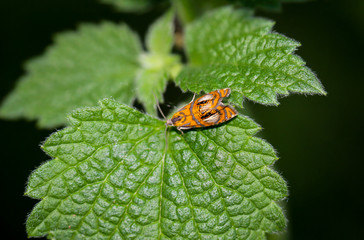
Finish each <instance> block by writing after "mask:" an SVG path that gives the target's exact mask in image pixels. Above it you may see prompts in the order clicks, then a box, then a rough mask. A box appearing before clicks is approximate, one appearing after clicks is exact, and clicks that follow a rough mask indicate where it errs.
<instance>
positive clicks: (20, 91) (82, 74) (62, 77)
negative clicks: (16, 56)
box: [0, 23, 142, 127]
mask: <svg viewBox="0 0 364 240" xmlns="http://www.w3.org/2000/svg"><path fill="white" fill-rule="evenodd" d="M141 51H142V49H141V45H140V42H139V39H138V37H137V36H136V35H135V34H134V33H133V32H132V31H131V30H130V29H129V28H128V27H127V26H125V25H116V24H113V23H103V24H101V25H99V26H96V25H82V26H81V27H80V28H79V30H78V31H77V32H68V33H63V34H60V35H58V36H57V37H56V39H55V44H54V45H53V46H52V47H50V48H48V49H47V51H46V53H45V54H44V55H43V56H41V57H39V58H38V59H34V60H32V61H29V62H28V64H27V65H26V70H27V75H25V76H24V77H22V79H20V81H19V82H18V84H17V86H16V88H15V90H14V91H13V92H12V93H11V94H10V95H9V96H8V97H7V99H6V100H5V102H4V103H3V105H2V108H1V112H0V114H1V116H3V117H8V118H16V117H26V118H29V119H39V122H38V124H39V125H40V126H42V127H52V126H56V125H60V124H63V123H64V120H65V116H66V115H67V114H68V113H70V112H71V111H72V110H73V109H75V108H77V107H84V106H92V105H94V104H95V103H96V102H97V101H98V100H99V99H102V98H104V97H110V96H112V97H114V98H115V99H117V100H118V101H120V102H123V103H126V104H130V103H131V102H132V101H133V98H134V95H135V94H134V92H135V90H134V81H135V76H136V74H137V70H138V69H139V63H138V56H139V54H140V53H141Z"/></svg>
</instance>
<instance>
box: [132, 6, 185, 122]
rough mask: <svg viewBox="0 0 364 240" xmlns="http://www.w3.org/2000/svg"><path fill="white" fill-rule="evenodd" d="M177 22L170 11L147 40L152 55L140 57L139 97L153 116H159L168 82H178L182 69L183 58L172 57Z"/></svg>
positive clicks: (146, 54) (155, 26)
mask: <svg viewBox="0 0 364 240" xmlns="http://www.w3.org/2000/svg"><path fill="white" fill-rule="evenodd" d="M173 20H174V12H173V11H172V10H169V11H167V13H166V14H164V15H163V16H162V17H161V18H159V19H158V20H157V21H156V22H155V23H153V24H152V25H151V27H150V28H149V31H148V33H147V36H146V46H147V50H148V52H146V53H144V54H142V55H141V56H140V62H141V64H142V68H141V69H140V71H139V73H138V76H137V80H136V90H137V97H138V99H139V100H140V101H141V102H142V103H143V105H144V106H145V109H146V111H147V112H148V113H149V114H152V115H156V104H157V99H158V101H159V102H163V98H162V96H163V92H164V90H165V88H166V85H167V82H168V80H169V79H174V78H175V77H176V76H177V75H178V73H179V72H180V70H181V68H182V64H181V58H180V56H178V55H175V54H171V53H170V52H171V51H172V47H173V44H174V36H173V35H174V27H173Z"/></svg>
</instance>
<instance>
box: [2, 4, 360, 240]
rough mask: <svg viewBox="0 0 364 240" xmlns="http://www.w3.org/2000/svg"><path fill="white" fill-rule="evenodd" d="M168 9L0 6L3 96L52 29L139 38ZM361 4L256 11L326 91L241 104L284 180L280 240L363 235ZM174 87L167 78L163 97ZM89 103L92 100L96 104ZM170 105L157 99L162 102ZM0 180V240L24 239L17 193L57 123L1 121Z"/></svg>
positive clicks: (27, 203) (25, 207) (170, 99)
mask: <svg viewBox="0 0 364 240" xmlns="http://www.w3.org/2000/svg"><path fill="white" fill-rule="evenodd" d="M164 10H165V7H164V6H161V7H160V8H157V9H153V11H150V10H149V11H145V12H144V13H142V14H132V13H121V12H118V11H116V10H115V9H114V8H113V7H112V6H110V5H106V4H100V3H99V2H98V1H96V0H92V1H91V0H88V1H86V0H79V1H70V0H62V1H61V0H53V1H46V0H33V1H26V0H11V1H10V0H7V1H1V3H0V32H1V38H0V56H1V57H0V61H1V66H2V68H1V71H0V79H1V87H0V100H3V99H4V98H5V96H6V94H8V93H9V92H10V91H11V90H12V89H13V87H14V85H15V82H16V80H17V79H18V78H19V77H20V76H21V75H23V74H24V70H23V68H22V64H23V63H24V62H25V61H26V60H28V59H30V58H32V57H35V56H37V55H40V54H42V53H43V52H44V50H45V48H46V47H47V46H49V45H50V44H51V43H52V36H53V35H54V34H56V33H58V32H61V31H65V30H74V29H76V26H77V25H78V24H79V23H81V22H89V23H99V22H100V21H102V20H110V21H114V22H126V23H127V24H128V25H129V26H131V28H132V29H134V30H135V31H137V32H138V33H139V34H140V35H141V36H144V35H145V32H146V30H147V28H148V26H149V25H150V24H151V22H153V21H154V20H155V19H156V18H157V17H158V16H160V15H161V14H162V13H163V11H164ZM363 13H364V1H363V0H348V1H339V0H332V1H329V0H327V1H310V2H305V3H296V4H293V3H286V4H283V7H282V9H281V11H280V12H277V11H274V12H269V11H264V10H258V11H257V14H256V15H258V16H264V17H267V18H270V19H273V20H274V21H276V26H275V27H274V30H275V31H277V32H279V33H282V34H285V35H287V36H288V37H291V38H293V39H295V40H297V41H299V42H301V43H302V47H300V48H299V50H298V51H297V54H298V55H299V56H301V57H302V58H303V59H304V60H306V62H307V66H309V67H310V68H311V69H312V70H313V71H314V72H316V74H317V75H318V77H319V79H320V80H321V82H322V83H323V85H324V86H325V89H326V91H327V92H328V95H327V96H326V97H323V96H307V97H305V96H302V95H291V96H289V97H286V98H284V99H281V101H280V102H281V104H280V105H279V106H278V107H266V106H262V105H259V104H253V103H251V102H246V103H245V104H246V105H247V106H248V107H249V109H250V110H251V112H252V113H253V118H254V119H255V121H256V122H258V123H259V124H261V125H262V127H263V128H264V129H263V132H262V134H261V136H263V137H264V138H265V139H267V140H268V142H270V143H271V144H272V145H273V146H274V147H275V148H276V149H277V151H278V154H279V156H280V160H279V161H278V162H277V163H276V165H275V167H276V169H277V170H278V171H279V172H280V173H281V174H282V175H283V177H284V178H285V179H286V180H287V182H288V185H289V191H290V196H289V198H288V200H287V201H286V203H285V204H286V205H287V206H286V215H287V217H288V219H289V222H288V225H289V227H288V234H286V235H285V236H286V237H287V239H295V240H296V239H302V240H303V239H360V238H362V236H363V230H362V229H363V225H364V218H363V215H364V207H363V202H364V201H363V200H364V199H363V193H362V191H363V190H362V189H363V185H364V174H363V169H364V158H363V153H362V147H363V141H362V139H363V134H364V131H363V129H364V128H363V126H362V124H363V123H364V121H363V120H364V119H363V114H362V110H363V107H362V105H363V104H362V102H363V100H362V99H363V89H364V81H363V80H364V79H363V68H364V60H363V59H364V58H363V56H364V44H363V43H364V14H363ZM176 91H177V92H178V89H177V88H176V87H175V86H174V85H173V84H170V85H169V86H168V89H167V92H169V94H168V95H166V96H165V97H166V102H167V103H171V104H172V105H173V104H174V103H175V102H177V101H179V100H181V99H177V100H176V99H174V96H176ZM95 104H96V103H95ZM167 107H168V106H164V108H165V109H166V108H167ZM0 123H1V124H0V131H1V136H2V138H1V145H0V146H1V153H2V156H1V167H0V171H1V172H0V176H1V179H0V182H1V196H2V202H3V208H4V209H3V211H2V214H1V217H0V226H1V229H2V236H3V237H6V238H4V239H8V238H10V237H11V238H12V239H24V238H26V233H25V220H26V216H27V214H28V213H29V212H30V211H31V209H32V207H33V206H34V204H36V203H37V202H38V200H33V199H30V198H28V197H24V196H23V192H24V188H25V183H26V181H27V177H28V176H29V174H30V172H31V171H32V170H34V169H35V168H36V167H37V166H39V165H40V164H41V163H42V162H44V161H46V160H48V157H47V156H46V155H45V154H44V153H43V152H42V151H41V149H40V148H39V144H40V142H42V141H44V140H45V138H46V137H47V136H49V135H50V134H51V133H52V132H53V131H54V130H55V129H50V130H40V129H37V128H36V126H35V122H28V121H25V120H18V121H5V120H0Z"/></svg>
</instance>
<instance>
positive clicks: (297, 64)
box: [176, 7, 325, 105]
mask: <svg viewBox="0 0 364 240" xmlns="http://www.w3.org/2000/svg"><path fill="white" fill-rule="evenodd" d="M272 26H273V22H272V21H269V20H267V19H264V18H257V17H254V16H253V14H252V12H251V11H247V10H233V9H232V8H231V7H224V8H220V9H218V10H215V11H212V12H210V13H208V14H206V15H205V16H203V17H202V18H200V19H199V20H197V21H195V22H194V23H192V24H190V25H188V26H187V29H186V36H185V39H186V50H187V55H188V58H189V60H190V65H189V66H188V67H186V68H184V69H183V71H182V72H181V74H180V75H179V76H178V77H177V79H176V82H177V84H179V85H180V86H181V87H182V89H185V90H186V89H189V90H191V91H193V92H199V91H205V92H208V91H212V90H216V89H221V88H226V87H229V88H231V97H230V100H231V102H232V103H234V104H236V105H240V104H241V103H242V101H243V98H244V97H246V98H248V99H250V100H253V101H255V102H258V103H262V104H267V105H277V104H278V100H277V95H282V96H285V95H288V94H289V93H290V92H297V93H305V94H325V91H324V90H323V87H322V85H321V83H320V82H319V80H318V79H317V77H316V76H315V74H314V73H313V72H312V71H311V70H310V69H309V68H307V67H305V62H304V61H303V60H302V59H301V58H299V57H298V56H297V55H294V54H293V52H294V51H295V50H296V48H297V47H298V46H299V43H297V42H295V41H293V40H292V39H289V38H287V37H285V36H283V35H280V34H278V33H273V32H272V30H271V29H272Z"/></svg>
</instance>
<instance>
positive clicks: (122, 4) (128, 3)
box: [100, 0, 165, 12]
mask: <svg viewBox="0 0 364 240" xmlns="http://www.w3.org/2000/svg"><path fill="white" fill-rule="evenodd" d="M100 1H101V2H103V3H107V4H112V5H114V6H115V7H116V8H117V9H119V10H121V11H126V12H140V11H145V10H147V9H149V8H151V7H152V6H153V5H155V4H157V3H161V2H165V0H100Z"/></svg>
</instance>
